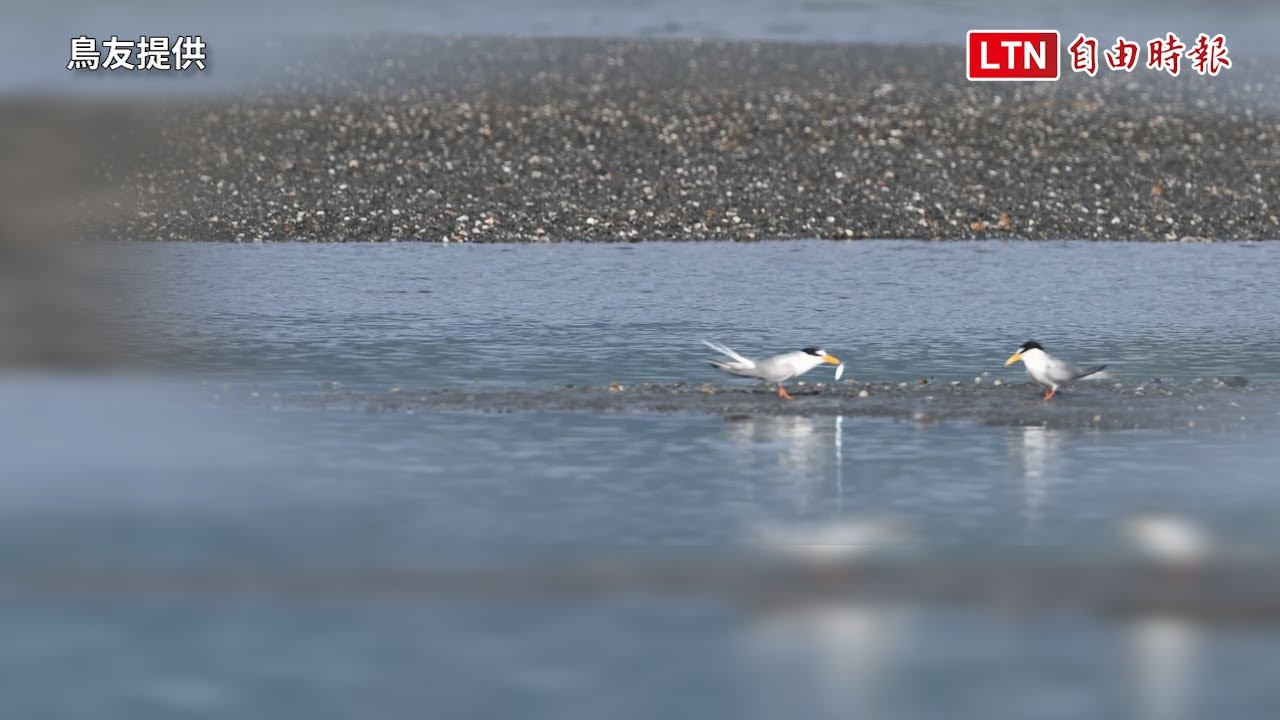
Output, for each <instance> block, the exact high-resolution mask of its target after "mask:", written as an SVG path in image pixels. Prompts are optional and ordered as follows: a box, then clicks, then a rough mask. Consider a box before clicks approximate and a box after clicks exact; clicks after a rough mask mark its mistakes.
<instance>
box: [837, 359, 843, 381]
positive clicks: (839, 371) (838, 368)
mask: <svg viewBox="0 0 1280 720" xmlns="http://www.w3.org/2000/svg"><path fill="white" fill-rule="evenodd" d="M843 374H844V363H840V364H839V365H837V366H836V379H837V380H839V379H840V376H841V375H843Z"/></svg>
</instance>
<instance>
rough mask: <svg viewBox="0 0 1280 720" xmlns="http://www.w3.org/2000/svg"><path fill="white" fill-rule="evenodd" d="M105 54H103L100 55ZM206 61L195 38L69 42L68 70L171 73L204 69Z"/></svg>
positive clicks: (202, 44)
mask: <svg viewBox="0 0 1280 720" xmlns="http://www.w3.org/2000/svg"><path fill="white" fill-rule="evenodd" d="M104 53H105V54H104ZM206 60H208V55H207V54H206V45H205V42H204V39H203V38H201V36H199V35H180V36H178V37H176V38H174V39H173V40H172V41H171V40H170V39H169V38H168V37H166V36H147V35H143V36H141V37H139V38H138V39H137V40H121V39H120V38H119V36H116V35H112V36H111V39H109V40H103V41H102V43H101V47H99V43H98V39H97V38H93V37H88V36H85V35H81V36H80V37H74V38H71V57H70V59H69V60H68V61H67V69H68V70H98V69H102V70H174V71H183V70H188V69H190V68H193V67H194V68H195V69H197V70H204V69H205V61H206Z"/></svg>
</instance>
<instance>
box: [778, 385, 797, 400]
mask: <svg viewBox="0 0 1280 720" xmlns="http://www.w3.org/2000/svg"><path fill="white" fill-rule="evenodd" d="M778 397H780V398H782V399H783V400H795V398H793V397H791V395H790V394H789V393H787V389H786V388H784V387H782V386H781V385H779V386H778Z"/></svg>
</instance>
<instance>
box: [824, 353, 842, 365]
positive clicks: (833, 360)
mask: <svg viewBox="0 0 1280 720" xmlns="http://www.w3.org/2000/svg"><path fill="white" fill-rule="evenodd" d="M822 362H824V363H827V364H829V365H839V364H840V358H838V357H836V356H835V355H823V356H822Z"/></svg>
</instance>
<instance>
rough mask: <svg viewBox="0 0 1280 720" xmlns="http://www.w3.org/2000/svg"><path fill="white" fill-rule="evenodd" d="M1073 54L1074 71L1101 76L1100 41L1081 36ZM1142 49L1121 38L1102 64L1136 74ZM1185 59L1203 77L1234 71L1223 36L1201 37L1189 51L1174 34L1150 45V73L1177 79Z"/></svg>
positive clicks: (1078, 36) (1070, 50)
mask: <svg viewBox="0 0 1280 720" xmlns="http://www.w3.org/2000/svg"><path fill="white" fill-rule="evenodd" d="M1067 52H1069V53H1070V54H1071V70H1072V71H1073V72H1082V73H1086V74H1088V75H1089V77H1093V76H1095V75H1097V73H1098V67H1099V58H1098V39H1097V38H1094V37H1090V36H1088V35H1085V34H1084V33H1080V34H1078V35H1077V36H1076V39H1075V40H1074V41H1073V42H1072V43H1071V44H1070V45H1068V46H1067ZM1140 52H1141V46H1140V45H1139V44H1138V43H1136V42H1132V41H1129V40H1126V39H1125V38H1124V37H1123V36H1122V37H1117V38H1116V41H1115V44H1114V45H1112V46H1111V47H1109V48H1107V49H1106V50H1105V51H1103V53H1102V60H1104V61H1105V62H1106V65H1107V67H1108V68H1110V69H1111V70H1114V71H1124V72H1132V71H1133V69H1134V68H1136V67H1137V66H1138V55H1139V54H1140ZM1183 58H1186V59H1187V60H1189V61H1190V63H1189V65H1190V68H1191V69H1192V70H1194V71H1195V72H1196V73H1198V74H1200V75H1217V74H1218V73H1219V72H1221V71H1222V70H1223V69H1224V68H1229V67H1231V58H1230V57H1228V56H1227V39H1226V38H1225V37H1224V36H1223V35H1222V34H1218V35H1214V36H1212V37H1210V36H1209V35H1206V34H1204V33H1200V35H1199V37H1197V38H1196V42H1195V44H1194V45H1192V46H1191V48H1190V49H1189V50H1188V48H1187V45H1186V43H1184V42H1182V39H1181V38H1179V37H1178V36H1177V35H1175V34H1174V33H1166V34H1165V35H1164V36H1163V37H1157V38H1152V39H1151V40H1150V41H1149V42H1147V61H1146V67H1147V68H1148V69H1152V70H1156V71H1157V72H1160V71H1163V72H1167V73H1169V75H1170V76H1172V77H1177V76H1178V74H1179V73H1181V72H1182V70H1183V63H1182V60H1183Z"/></svg>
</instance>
